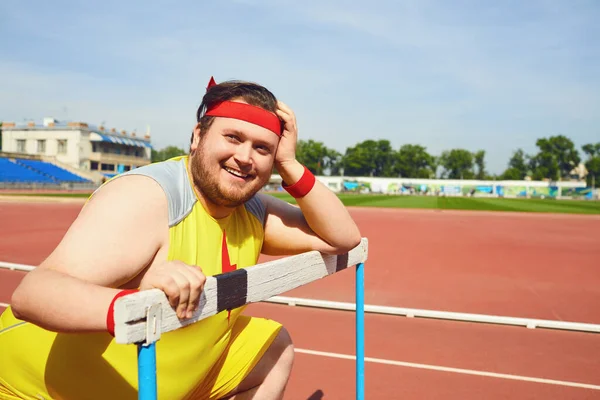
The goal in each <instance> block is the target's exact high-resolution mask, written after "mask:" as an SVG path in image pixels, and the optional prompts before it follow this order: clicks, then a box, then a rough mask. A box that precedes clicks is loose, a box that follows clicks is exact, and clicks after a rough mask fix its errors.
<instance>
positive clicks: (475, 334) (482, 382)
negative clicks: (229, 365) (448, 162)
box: [0, 203, 600, 400]
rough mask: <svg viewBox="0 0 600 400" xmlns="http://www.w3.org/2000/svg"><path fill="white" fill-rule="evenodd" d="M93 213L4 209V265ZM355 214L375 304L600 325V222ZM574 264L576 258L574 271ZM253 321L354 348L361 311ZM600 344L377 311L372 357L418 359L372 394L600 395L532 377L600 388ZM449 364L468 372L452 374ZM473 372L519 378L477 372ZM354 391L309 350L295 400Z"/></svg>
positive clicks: (30, 259) (370, 385)
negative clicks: (596, 239)
mask: <svg viewBox="0 0 600 400" xmlns="http://www.w3.org/2000/svg"><path fill="white" fill-rule="evenodd" d="M80 207H81V204H72V203H71V204H55V203H54V204H51V205H49V204H43V205H42V204H38V203H32V204H26V205H23V204H14V203H11V204H8V203H0V217H1V218H2V221H3V227H4V226H6V229H3V235H2V240H1V241H0V260H1V261H10V262H19V263H26V264H36V263H39V262H40V261H41V260H42V259H43V258H44V257H45V256H47V254H48V253H49V251H51V250H52V248H53V246H55V245H56V244H57V243H58V241H59V240H60V238H61V237H62V235H63V234H64V232H65V231H66V229H67V227H68V225H69V224H70V223H71V221H72V220H73V219H74V218H75V217H76V215H77V213H78V212H79V209H80ZM351 212H352V214H353V216H354V218H355V219H356V220H357V222H358V224H359V226H360V228H361V231H362V234H363V236H366V237H368V238H369V240H370V256H369V260H368V261H367V263H366V285H367V296H366V298H367V302H368V303H370V304H380V305H394V306H403V307H415V308H432V309H446V310H450V311H466V312H477V313H486V314H491V313H495V314H500V315H510V316H535V317H539V318H548V319H557V317H556V315H558V316H560V317H563V319H566V320H572V321H579V322H599V320H600V318H599V316H600V315H599V311H598V310H597V309H595V308H593V307H591V304H592V303H594V304H598V300H599V299H600V296H599V292H598V289H597V288H598V287H599V286H598V283H599V282H598V281H599V280H600V278H599V274H598V271H597V268H596V269H595V266H594V265H593V260H592V259H593V258H596V259H597V257H598V250H595V249H594V247H592V246H590V242H589V240H588V238H589V237H590V236H593V235H592V233H593V232H596V231H598V229H599V227H600V219H598V218H593V217H592V218H590V217H577V216H576V217H573V216H570V217H562V216H549V215H542V216H537V215H521V214H519V215H514V214H501V215H499V214H494V213H461V212H446V211H445V212H431V211H404V210H402V211H400V210H368V209H352V210H351ZM484 224H485V225H486V226H483V225H484ZM20 225H22V226H20ZM555 226H556V228H554V227H555ZM581 230H583V231H584V232H585V233H584V234H582V233H581ZM586 231H587V232H586ZM8 232H11V233H8ZM392 232H393V233H392ZM32 243H34V245H33V246H34V247H33V246H32ZM482 250H483V252H482ZM524 250H525V252H524ZM526 251H533V253H532V254H526ZM482 253H483V254H482ZM465 255H468V256H465ZM264 259H268V257H264V258H263V260H264ZM394 260H395V261H394ZM565 260H567V261H576V263H574V264H568V267H567V266H565ZM457 261H458V262H457ZM539 263H543V264H544V265H543V268H541V267H540V266H539ZM594 269H595V270H594ZM22 276H23V274H22V273H17V272H8V271H0V284H1V285H2V287H1V288H0V302H5V303H8V302H9V298H10V293H11V292H12V290H13V289H14V287H15V286H16V284H18V281H19V280H20V278H21V277H22ZM353 279H354V276H353V274H352V271H345V272H342V273H339V274H336V275H335V276H333V277H331V278H327V279H326V280H323V281H319V282H315V283H313V284H311V285H309V286H307V287H305V288H300V289H297V290H295V291H292V292H290V293H289V295H295V296H302V297H314V298H321V299H331V300H342V301H352V296H353V284H354V282H353ZM576 288H579V289H578V290H576ZM557 297H562V299H560V298H559V299H557ZM560 300H564V301H560ZM248 312H249V313H250V314H253V315H261V316H265V317H269V318H273V319H276V320H279V321H281V322H283V323H284V324H285V326H286V327H287V328H288V330H289V331H290V333H291V334H292V336H293V338H294V341H295V343H296V347H297V348H298V349H300V350H305V349H308V350H316V351H323V352H329V353H336V354H337V353H340V354H353V353H354V347H353V346H354V344H353V340H354V319H353V314H352V313H347V312H338V311H325V310H315V309H302V308H291V307H287V306H279V305H272V304H257V305H252V306H250V307H249V310H248ZM599 340H600V339H598V336H597V335H594V334H586V333H576V332H561V331H549V330H527V329H525V328H518V327H505V326H494V325H481V324H470V323H461V322H450V321H436V320H422V319H406V318H401V317H391V316H378V315H367V317H366V355H367V357H375V358H381V359H386V360H392V361H398V362H408V363H416V364H417V365H410V366H407V364H401V365H385V364H378V363H370V362H368V363H367V368H366V373H367V375H366V388H367V389H366V390H367V398H368V399H371V398H373V399H380V398H381V399H384V398H385V399H388V398H409V399H423V398H450V399H454V398H456V399H459V398H461V399H481V398H486V399H504V398H508V397H510V398H516V399H529V398H549V399H564V398H569V399H588V398H589V399H592V398H600V390H596V389H587V388H581V387H569V386H565V385H564V384H548V383H536V382H528V381H525V380H522V379H524V378H518V377H535V378H542V379H552V380H558V381H565V382H575V383H583V384H586V383H587V384H592V385H600V378H598V376H599V375H598V374H597V371H599V370H600V361H599V360H600V344H599V343H600V342H599ZM438 366H443V367H450V368H455V369H466V370H467V371H460V370H458V371H457V370H452V371H451V372H448V371H440V370H439V368H438ZM417 367H419V368H417ZM469 371H471V372H470V373H465V372H469ZM472 371H485V372H492V373H500V374H509V375H514V376H515V377H516V378H514V379H506V378H499V377H490V376H476V375H472V373H473V372H472ZM353 389H354V363H353V361H351V360H340V359H337V358H331V357H330V356H322V355H313V354H306V353H298V355H297V359H296V363H295V369H294V375H293V377H292V379H291V381H290V385H289V391H288V395H287V396H286V399H298V398H300V399H311V400H316V399H320V398H327V399H339V398H342V399H346V398H353V396H354V394H353ZM599 389H600V387H599Z"/></svg>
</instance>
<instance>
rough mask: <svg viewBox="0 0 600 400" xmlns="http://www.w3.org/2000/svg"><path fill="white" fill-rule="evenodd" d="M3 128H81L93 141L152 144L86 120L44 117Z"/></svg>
mask: <svg viewBox="0 0 600 400" xmlns="http://www.w3.org/2000/svg"><path fill="white" fill-rule="evenodd" d="M2 129H3V130H45V131H46V130H81V131H88V132H90V133H91V134H92V135H90V140H91V141H94V142H110V143H117V144H125V145H129V146H137V147H150V148H152V144H151V143H150V137H149V136H145V137H139V138H136V137H135V133H133V134H132V135H131V136H127V134H126V132H125V131H124V130H123V131H121V132H120V133H119V132H118V131H117V130H116V129H114V128H113V129H110V130H108V129H106V128H105V127H103V126H96V125H91V124H88V123H86V122H73V121H62V122H61V121H56V120H54V119H45V120H44V123H42V124H36V123H35V122H33V121H30V122H23V123H14V122H4V123H3V124H2Z"/></svg>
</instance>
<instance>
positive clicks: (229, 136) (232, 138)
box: [227, 135, 240, 142]
mask: <svg viewBox="0 0 600 400" xmlns="http://www.w3.org/2000/svg"><path fill="white" fill-rule="evenodd" d="M227 139H229V140H231V141H234V142H239V141H240V138H239V137H237V136H235V135H227Z"/></svg>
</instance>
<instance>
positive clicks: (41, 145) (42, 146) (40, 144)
mask: <svg viewBox="0 0 600 400" xmlns="http://www.w3.org/2000/svg"><path fill="white" fill-rule="evenodd" d="M37 152H38V153H41V154H44V153H45V152H46V141H45V140H43V139H42V140H38V141H37Z"/></svg>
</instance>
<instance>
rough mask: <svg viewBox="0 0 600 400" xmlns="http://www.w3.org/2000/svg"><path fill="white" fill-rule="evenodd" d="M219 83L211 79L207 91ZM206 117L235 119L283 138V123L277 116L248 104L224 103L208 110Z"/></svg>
mask: <svg viewBox="0 0 600 400" xmlns="http://www.w3.org/2000/svg"><path fill="white" fill-rule="evenodd" d="M216 84H217V83H216V82H215V79H214V78H212V77H211V78H210V82H209V83H208V87H207V88H206V90H208V89H210V88H211V87H213V86H215V85H216ZM204 115H208V116H211V117H223V118H235V119H239V120H242V121H246V122H250V123H251V124H254V125H258V126H262V127H263V128H265V129H268V130H270V131H271V132H273V133H274V134H276V135H277V136H281V122H280V121H279V118H278V117H277V115H275V114H273V113H271V112H269V111H267V110H265V109H262V108H260V107H256V106H253V105H250V104H246V103H238V102H235V101H223V102H221V103H218V104H216V105H215V106H213V107H211V108H209V109H207V110H206V113H205V114H204Z"/></svg>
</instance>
